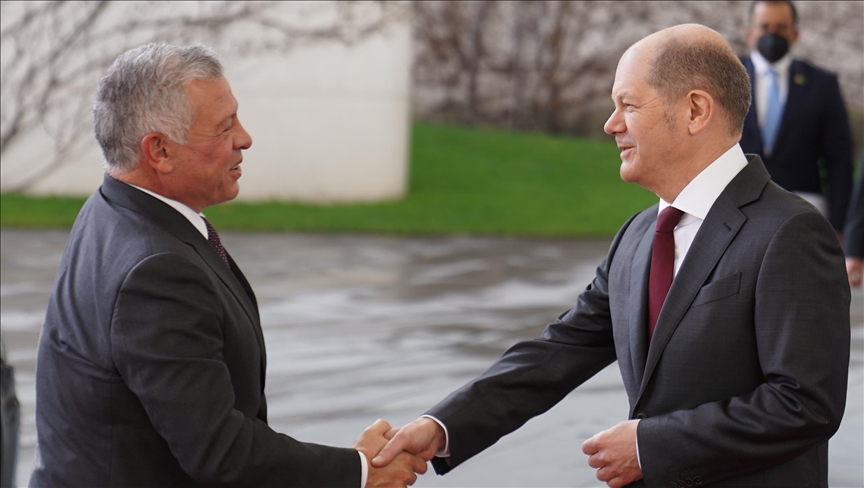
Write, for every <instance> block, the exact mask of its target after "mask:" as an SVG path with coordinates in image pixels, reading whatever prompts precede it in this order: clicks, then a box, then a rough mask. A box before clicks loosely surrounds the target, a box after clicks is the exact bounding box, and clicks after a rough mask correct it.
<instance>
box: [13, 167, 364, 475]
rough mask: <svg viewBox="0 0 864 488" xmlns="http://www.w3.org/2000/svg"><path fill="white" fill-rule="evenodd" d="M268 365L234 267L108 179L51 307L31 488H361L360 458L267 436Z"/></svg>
mask: <svg viewBox="0 0 864 488" xmlns="http://www.w3.org/2000/svg"><path fill="white" fill-rule="evenodd" d="M229 260H230V257H229ZM232 270H233V271H232ZM265 364H266V357H265V350H264V338H263V335H262V333H261V325H260V322H259V317H258V307H257V304H256V301H255V295H254V294H253V293H252V289H251V288H250V287H249V283H248V282H247V281H246V278H244V277H243V274H242V273H241V272H240V270H239V268H238V267H237V264H236V263H234V262H233V260H231V270H229V269H228V267H226V266H225V264H224V263H223V262H222V261H221V259H220V258H219V256H218V255H217V254H216V252H215V251H214V250H213V248H212V247H211V246H210V244H209V243H208V242H207V240H206V239H205V238H204V237H203V236H202V235H201V233H200V232H198V230H196V229H195V228H194V227H193V226H192V224H190V223H189V221H188V220H186V218H184V217H183V216H182V215H180V214H179V213H178V212H177V211H175V210H174V209H172V208H170V207H169V206H168V205H166V204H164V203H163V202H161V201H159V200H157V199H155V198H153V197H151V196H149V195H147V194H145V193H143V192H141V191H139V190H136V189H134V188H132V187H130V186H129V185H126V184H124V183H121V182H119V181H117V180H114V179H112V178H110V177H107V176H106V178H105V180H104V183H103V185H102V187H101V188H100V189H99V191H97V192H96V193H95V194H94V195H93V196H92V197H90V199H89V200H88V201H87V203H86V204H85V205H84V207H83V208H82V209H81V213H80V214H79V215H78V219H77V220H76V222H75V225H74V227H73V228H72V232H71V235H70V236H69V241H68V243H67V246H66V250H65V252H64V254H63V258H62V260H61V263H60V268H59V270H58V273H57V278H56V281H55V285H54V290H53V291H52V294H51V299H50V302H49V304H48V312H47V315H46V317H45V324H44V326H43V329H42V335H41V337H40V341H39V352H38V359H37V368H36V395H37V398H38V400H37V402H36V427H37V432H38V452H37V467H36V470H35V471H34V473H33V476H32V478H31V480H30V485H31V486H50V487H58V486H70V487H84V486H87V487H97V486H98V487H108V486H124V487H125V486H152V487H169V486H199V485H206V486H243V487H250V486H302V487H313V486H327V487H331V486H348V487H351V488H354V487H356V486H359V485H360V469H361V467H360V458H359V456H358V454H357V452H356V451H354V450H353V449H339V448H333V447H326V446H319V445H315V444H308V443H301V442H298V441H296V440H294V439H292V438H290V437H288V436H285V435H282V434H279V433H277V432H274V431H273V430H272V429H270V428H269V427H268V426H267V401H266V399H265V397H264V378H265Z"/></svg>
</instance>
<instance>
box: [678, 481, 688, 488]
mask: <svg viewBox="0 0 864 488" xmlns="http://www.w3.org/2000/svg"><path fill="white" fill-rule="evenodd" d="M686 486H687V483H685V482H684V480H678V488H685V487H686Z"/></svg>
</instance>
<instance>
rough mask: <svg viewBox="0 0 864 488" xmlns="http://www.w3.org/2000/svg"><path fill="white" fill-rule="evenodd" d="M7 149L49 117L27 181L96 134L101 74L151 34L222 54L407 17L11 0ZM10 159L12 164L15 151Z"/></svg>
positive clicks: (5, 42)
mask: <svg viewBox="0 0 864 488" xmlns="http://www.w3.org/2000/svg"><path fill="white" fill-rule="evenodd" d="M0 5H2V12H0V17H2V19H3V20H2V21H0V40H2V75H0V87H2V111H0V155H2V154H3V153H5V152H6V151H7V149H8V148H9V147H11V146H12V145H13V144H15V143H16V141H18V140H20V139H21V138H22V137H23V136H24V135H26V134H27V133H29V132H30V131H32V130H34V129H35V128H37V127H39V126H42V127H44V128H45V130H46V131H47V132H48V133H49V134H50V135H51V137H52V139H53V141H54V157H53V158H52V159H50V160H48V161H46V162H45V163H44V164H42V165H41V167H39V168H26V173H27V174H28V176H26V177H24V178H22V179H21V180H20V181H19V182H17V183H16V185H15V187H14V188H8V189H10V190H13V191H14V190H22V189H26V188H27V187H28V186H30V185H32V184H33V183H34V182H35V181H36V180H37V179H38V178H41V177H43V176H45V175H46V174H47V173H48V172H50V171H52V170H54V169H56V168H57V167H59V166H61V165H62V164H64V162H65V161H67V159H68V158H69V157H70V155H72V154H74V153H75V152H76V151H77V150H78V149H79V148H81V147H83V145H84V143H86V142H89V141H90V134H91V127H92V125H91V117H90V115H89V108H90V105H91V104H92V100H93V93H94V91H95V86H96V82H97V81H98V80H99V77H100V75H101V74H102V73H103V72H104V71H105V69H106V68H107V67H108V66H109V65H110V64H111V62H113V60H114V59H115V58H116V57H117V55H118V54H120V53H121V52H123V51H125V50H126V49H129V48H131V47H134V46H136V45H139V44H142V43H144V42H150V41H156V42H168V43H175V44H189V43H195V42H200V43H204V44H208V45H211V46H214V47H215V48H216V49H217V50H219V51H220V52H221V53H223V54H229V55H231V54H237V55H244V56H254V55H256V54H259V53H270V52H287V51H289V50H291V49H294V48H297V47H298V46H302V45H304V44H307V43H322V42H340V43H346V44H351V43H355V42H358V41H360V40H362V39H364V38H366V37H367V36H370V35H372V34H375V33H378V32H381V31H382V30H384V29H386V28H387V27H388V26H389V25H391V23H392V22H394V21H397V20H404V19H407V14H408V12H407V7H406V5H404V4H403V3H395V4H394V3H389V2H356V3H355V2H335V3H333V2H331V3H317V2H312V3H292V2H284V3H283V2H230V1H218V2H203V1H202V2H108V1H83V2H82V1H76V2H64V1H48V2H2V4H0ZM2 164H3V165H4V166H5V165H7V164H11V163H9V162H7V160H6V158H4V159H3V160H2Z"/></svg>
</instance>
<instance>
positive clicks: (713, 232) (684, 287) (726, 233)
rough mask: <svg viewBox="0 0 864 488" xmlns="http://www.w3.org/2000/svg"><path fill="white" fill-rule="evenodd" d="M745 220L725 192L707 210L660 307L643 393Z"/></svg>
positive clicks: (641, 390)
mask: <svg viewBox="0 0 864 488" xmlns="http://www.w3.org/2000/svg"><path fill="white" fill-rule="evenodd" d="M746 220H747V217H746V216H744V214H743V213H741V211H740V210H738V207H737V206H736V205H735V203H734V202H733V201H732V199H731V198H730V197H729V195H728V194H727V193H725V192H724V193H722V194H721V195H720V197H719V198H718V199H717V201H716V202H715V203H714V206H713V207H712V208H711V210H710V211H709V212H708V215H707V216H706V217H705V221H704V222H702V227H700V228H699V232H698V233H697V234H696V237H695V239H694V240H693V244H691V245H690V249H689V250H688V251H687V256H686V257H685V258H684V262H683V263H682V264H681V268H680V269H679V270H678V274H677V275H676V276H675V280H674V281H673V282H672V287H671V288H670V289H669V294H668V295H667V296H666V301H665V302H664V303H663V308H662V309H661V310H660V316H659V317H657V326H656V328H655V329H654V337H653V338H652V339H651V345H650V347H649V348H648V358H647V361H646V362H645V375H644V376H643V378H642V386H641V387H640V389H639V395H640V396H641V395H642V393H643V392H644V391H645V387H646V385H647V384H648V381H649V380H650V379H651V374H652V373H653V372H654V368H655V367H656V366H657V362H658V361H659V360H660V356H661V355H662V354H663V350H664V349H665V347H666V344H667V343H668V342H669V339H670V338H671V337H672V334H673V333H674V332H675V329H676V328H677V327H678V325H679V324H680V323H681V319H682V318H683V317H684V314H685V313H687V310H688V309H689V308H690V304H691V303H692V302H693V299H694V298H695V297H696V294H697V293H698V292H699V290H700V288H702V285H703V284H704V283H705V281H706V280H707V279H708V276H709V275H710V274H711V271H712V270H713V269H714V268H715V266H716V265H717V262H718V261H720V258H721V257H722V256H723V253H724V252H726V249H727V248H728V247H729V244H730V243H731V242H732V239H734V238H735V236H736V235H737V234H738V231H739V230H740V229H741V226H742V225H744V222H745V221H746Z"/></svg>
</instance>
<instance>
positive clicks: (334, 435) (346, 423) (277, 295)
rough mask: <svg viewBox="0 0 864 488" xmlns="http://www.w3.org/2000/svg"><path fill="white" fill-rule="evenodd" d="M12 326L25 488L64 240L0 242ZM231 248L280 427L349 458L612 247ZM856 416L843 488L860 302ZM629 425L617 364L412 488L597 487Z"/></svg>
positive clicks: (1, 291)
mask: <svg viewBox="0 0 864 488" xmlns="http://www.w3.org/2000/svg"><path fill="white" fill-rule="evenodd" d="M0 238H2V242H0V244H2V246H0V248H2V268H0V269H2V273H0V296H2V306H0V321H2V328H3V331H4V334H5V336H6V340H7V347H8V349H9V351H8V352H9V357H10V360H11V362H12V363H13V365H14V366H15V368H16V374H17V383H18V394H19V398H20V400H21V403H22V406H23V419H22V422H23V425H22V436H21V454H20V459H19V473H18V480H19V484H20V485H22V486H23V485H25V484H26V480H27V479H28V475H29V470H30V466H31V464H32V459H33V449H34V442H35V429H34V420H33V407H34V401H35V398H34V397H35V394H34V387H33V378H34V368H35V355H36V343H37V339H38V334H39V327H40V325H41V322H42V319H43V315H44V308H45V304H46V302H47V299H48V293H49V291H50V286H51V282H52V281H53V278H54V273H55V271H56V268H57V263H58V261H59V258H60V254H61V252H62V249H63V246H64V244H65V241H66V233H65V232H60V231H19V230H7V229H3V230H2V231H0ZM223 241H224V242H225V245H226V247H227V248H228V249H229V250H230V251H231V252H232V254H233V255H234V257H235V258H236V259H237V261H238V262H239V263H241V265H242V266H243V271H244V272H245V273H246V275H247V277H248V278H249V280H250V281H251V283H252V285H253V287H254V288H255V291H256V292H257V295H258V299H259V302H260V303H261V315H262V321H263V325H264V332H265V335H266V340H267V349H268V361H269V364H268V366H269V367H268V380H267V385H268V388H267V393H268V398H269V402H270V420H271V424H272V425H273V426H274V428H276V429H277V430H279V431H282V432H286V433H289V434H290V435H292V436H294V437H297V438H299V439H302V440H306V441H312V442H318V443H326V444H335V445H343V446H347V445H350V444H351V442H353V440H354V438H355V437H356V436H357V435H358V434H359V433H360V431H362V430H363V428H365V427H366V426H367V425H368V424H370V423H372V422H373V421H374V420H375V419H376V418H379V417H380V418H385V419H388V420H389V421H391V422H392V423H393V424H394V425H398V424H402V423H405V422H408V421H410V420H413V419H414V418H415V417H416V416H417V415H418V414H419V413H421V412H422V411H423V410H424V409H426V408H427V407H429V406H431V405H432V404H434V403H435V402H437V401H438V400H440V399H441V398H443V397H444V396H445V395H446V394H447V393H449V392H450V391H451V390H453V389H454V388H457V387H458V386H460V385H462V384H463V383H464V382H466V381H468V380H469V379H471V378H472V377H474V376H475V375H476V374H478V373H479V372H481V371H482V370H483V369H485V368H486V367H487V366H488V365H489V364H490V363H491V362H492V361H493V360H494V359H495V358H496V357H497V356H498V355H499V354H500V353H501V352H502V351H503V350H504V349H506V348H507V346H509V345H510V344H512V343H514V342H516V341H517V340H520V339H522V338H528V337H533V336H536V335H537V334H539V333H540V332H541V331H542V329H543V327H544V326H545V324H546V323H547V322H548V321H550V320H552V319H554V318H555V317H556V316H557V315H558V314H559V313H560V312H562V311H563V310H565V309H567V308H569V306H570V305H571V304H572V303H573V302H574V299H575V297H576V296H577V295H578V293H579V292H580V291H581V290H582V289H583V288H584V287H585V285H586V284H587V283H588V282H589V281H590V279H591V277H592V275H593V271H594V268H595V266H596V265H597V263H599V261H600V259H601V258H602V256H603V254H604V253H605V251H606V247H607V245H608V241H606V240H585V241H574V240H548V239H547V240H532V239H502V238H465V237H454V238H396V237H374V236H346V235H292V234H231V233H228V234H226V235H224V236H223ZM852 312H853V330H852V336H853V351H852V358H853V359H852V365H851V370H850V373H851V375H850V389H849V401H848V405H847V410H846V417H845V418H844V421H843V425H842V426H841V428H840V431H839V432H838V433H837V435H836V436H835V437H834V439H833V440H832V444H831V457H830V463H831V478H830V481H831V486H832V487H861V486H864V473H862V470H864V468H862V465H864V447H862V445H864V421H862V419H864V388H862V386H864V297H862V292H861V290H860V289H859V290H858V291H856V292H855V294H854V298H853V305H852ZM626 415H627V401H626V396H625V394H624V391H623V387H622V385H621V380H620V377H619V376H618V371H617V367H616V366H615V365H613V366H611V367H610V368H607V369H606V370H604V371H603V372H601V373H600V374H599V375H597V376H596V377H595V378H593V379H592V380H591V381H590V382H588V383H587V384H585V385H584V386H583V387H581V388H579V389H578V390H577V391H576V392H574V393H573V394H571V395H570V396H568V397H567V398H566V399H565V400H564V401H563V402H561V403H560V404H559V405H558V406H556V407H555V408H553V409H552V410H551V411H550V412H548V413H547V414H546V415H543V416H541V417H538V418H536V419H534V420H532V421H531V422H529V423H528V424H527V425H526V426H525V427H523V428H522V429H521V430H519V431H517V432H516V433H514V434H513V435H511V436H508V437H506V438H505V439H503V440H501V441H500V442H499V443H498V444H496V445H495V446H493V447H492V448H490V449H488V450H487V451H486V452H484V453H482V454H480V455H479V456H477V457H476V458H474V459H472V460H471V461H469V462H468V463H466V464H465V465H463V466H461V467H460V468H458V469H457V470H455V471H453V472H452V473H451V474H449V475H447V476H445V477H436V476H434V475H431V474H429V475H426V476H424V477H421V479H420V481H418V483H417V484H416V485H415V486H525V487H539V486H598V485H599V483H598V482H597V481H596V479H595V478H594V471H593V470H592V469H591V468H589V467H588V466H587V464H586V462H585V457H584V456H583V455H582V454H581V451H580V445H581V443H582V441H583V440H584V439H586V438H588V437H590V436H591V435H593V434H595V433H596V432H598V431H600V430H603V429H605V428H607V427H609V426H611V425H613V424H615V423H617V422H618V421H620V420H622V419H624V418H625V417H626Z"/></svg>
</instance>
